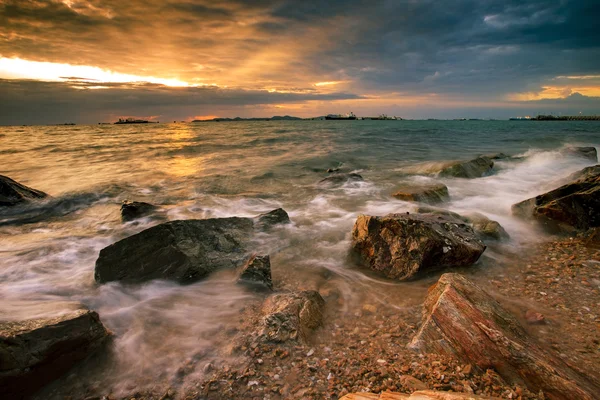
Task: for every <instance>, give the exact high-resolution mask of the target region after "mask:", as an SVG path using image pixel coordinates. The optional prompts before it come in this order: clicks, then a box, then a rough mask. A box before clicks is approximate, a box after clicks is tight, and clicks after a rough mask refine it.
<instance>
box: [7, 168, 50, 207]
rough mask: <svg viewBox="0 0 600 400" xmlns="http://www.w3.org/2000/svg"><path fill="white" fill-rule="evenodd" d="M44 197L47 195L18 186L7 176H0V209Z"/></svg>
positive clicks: (17, 183) (21, 185)
mask: <svg viewBox="0 0 600 400" xmlns="http://www.w3.org/2000/svg"><path fill="white" fill-rule="evenodd" d="M46 197H48V195H47V194H46V193H44V192H41V191H39V190H35V189H32V188H30V187H27V186H25V185H23V184H20V183H19V182H17V181H15V180H12V179H10V178H9V177H8V176H4V175H0V207H3V206H15V205H17V204H22V203H27V202H30V201H32V200H39V199H44V198H46Z"/></svg>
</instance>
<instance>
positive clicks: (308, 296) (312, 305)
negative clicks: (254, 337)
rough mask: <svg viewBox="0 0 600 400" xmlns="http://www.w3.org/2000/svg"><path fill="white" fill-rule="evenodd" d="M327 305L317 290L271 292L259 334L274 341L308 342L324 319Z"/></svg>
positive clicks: (264, 339)
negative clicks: (273, 293)
mask: <svg viewBox="0 0 600 400" xmlns="http://www.w3.org/2000/svg"><path fill="white" fill-rule="evenodd" d="M324 307H325V300H323V298H322V297H321V295H320V294H319V292H316V291H314V290H306V291H303V292H293V293H283V294H275V295H272V296H270V297H269V298H267V300H266V301H265V303H264V305H263V309H262V313H263V318H262V321H261V326H260V329H259V332H258V338H259V340H262V341H266V342H275V343H282V342H287V341H295V342H298V343H305V342H306V341H307V340H308V338H309V336H310V333H311V332H312V331H313V330H314V329H316V328H318V327H319V326H320V325H321V323H322V322H323V308H324Z"/></svg>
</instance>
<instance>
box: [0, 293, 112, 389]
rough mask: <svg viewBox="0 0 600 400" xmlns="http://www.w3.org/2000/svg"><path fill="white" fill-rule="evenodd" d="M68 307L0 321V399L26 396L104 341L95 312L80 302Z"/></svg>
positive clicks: (104, 336) (103, 329)
mask: <svg viewBox="0 0 600 400" xmlns="http://www.w3.org/2000/svg"><path fill="white" fill-rule="evenodd" d="M62 304H63V303H61V305H62ZM68 306H69V308H70V309H69V310H66V312H65V313H63V314H62V315H60V316H57V317H53V318H40V319H32V320H24V321H0V393H2V396H1V397H2V398H3V399H22V398H27V397H28V396H30V395H31V394H33V393H34V392H35V391H37V390H38V389H40V388H41V387H42V386H44V385H46V384H47V383H49V382H51V381H52V380H54V379H56V378H58V377H60V376H61V375H62V374H64V373H65V372H67V371H68V370H69V369H70V368H71V367H73V366H74V365H75V364H76V363H77V362H79V361H81V360H83V359H84V358H86V357H88V356H89V355H90V354H92V353H93V352H94V351H95V350H97V349H98V348H100V347H101V345H102V344H104V343H105V342H106V341H107V339H108V338H109V336H110V334H109V333H108V331H107V330H106V328H104V326H103V325H102V323H101V322H100V319H99V317H98V314H97V313H96V312H94V311H90V310H87V309H84V308H83V307H82V306H80V305H79V304H72V303H69V304H68Z"/></svg>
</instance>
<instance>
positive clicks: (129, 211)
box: [121, 200, 158, 221]
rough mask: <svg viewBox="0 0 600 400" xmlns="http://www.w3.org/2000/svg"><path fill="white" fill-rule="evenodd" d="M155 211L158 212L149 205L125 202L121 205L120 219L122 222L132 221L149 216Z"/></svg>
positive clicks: (138, 202) (154, 207)
mask: <svg viewBox="0 0 600 400" xmlns="http://www.w3.org/2000/svg"><path fill="white" fill-rule="evenodd" d="M156 210H158V207H156V206H155V205H153V204H150V203H144V202H142V201H129V200H125V201H124V202H123V204H122V205H121V219H122V220H123V221H133V220H134V219H137V218H141V217H145V216H147V215H150V214H152V213H153V212H155V211H156Z"/></svg>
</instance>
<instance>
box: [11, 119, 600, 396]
mask: <svg viewBox="0 0 600 400" xmlns="http://www.w3.org/2000/svg"><path fill="white" fill-rule="evenodd" d="M570 146H594V147H596V148H597V149H598V148H600V122H593V121H581V122H576V121H569V122H558V121H548V122H546V121H273V122H267V121H261V122H254V121H252V122H220V123H216V122H205V123H174V124H138V125H76V126H24V127H19V126H9V127H0V174H2V175H6V176H8V177H11V178H13V179H15V180H17V181H19V182H21V183H23V184H25V185H27V186H30V187H32V188H35V189H38V190H42V191H44V192H46V193H48V194H49V195H51V196H52V197H51V198H50V199H49V200H46V201H43V202H40V203H36V204H32V205H29V206H26V207H14V208H5V209H3V210H0V299H1V300H0V319H1V320H15V319H24V318H25V319H26V318H39V317H47V316H52V315H57V314H60V313H62V312H64V310H62V309H61V308H60V307H57V306H55V304H57V303H56V302H57V301H59V302H63V301H76V302H80V303H83V304H84V305H85V306H86V307H89V308H91V309H93V310H95V311H97V312H98V313H99V315H100V318H101V320H102V321H103V323H104V324H105V326H106V327H107V328H108V329H110V330H111V331H112V332H113V333H114V341H113V343H112V345H111V346H113V347H114V349H115V351H114V355H113V357H111V358H110V360H108V361H106V360H105V361H104V367H103V368H102V370H101V371H95V372H94V373H90V374H88V375H87V376H86V375H85V374H82V375H81V380H83V381H86V380H87V382H94V383H95V384H97V385H104V386H110V387H112V388H113V389H114V391H116V392H119V391H121V392H123V393H126V392H127V391H128V390H131V388H132V387H140V386H144V385H152V384H153V382H157V381H161V380H164V381H168V380H169V379H172V377H173V376H176V375H177V371H178V370H179V369H180V368H181V365H182V362H183V361H182V360H187V359H189V358H190V357H192V356H195V357H200V358H202V359H203V360H205V362H212V363H215V364H217V365H218V364H219V363H220V362H224V360H226V359H227V357H232V356H230V355H229V354H230V353H228V352H227V349H226V347H227V343H226V342H224V341H222V340H221V339H218V338H220V337H221V336H220V335H219V334H218V333H219V332H223V331H225V330H228V329H232V328H235V327H236V326H237V325H239V324H240V321H239V319H240V315H241V314H240V313H241V311H242V310H243V309H244V307H246V305H247V304H249V303H251V302H253V301H259V300H260V298H259V297H260V296H264V295H262V294H257V293H253V292H250V291H247V290H245V289H244V288H243V287H240V286H238V285H236V284H235V276H234V274H233V273H232V272H231V271H223V272H222V273H217V274H215V275H213V276H211V277H209V278H208V279H206V280H204V281H201V282H198V283H195V284H191V285H186V286H181V285H178V284H175V283H172V282H167V281H152V282H147V283H144V284H140V285H124V284H120V283H108V284H103V285H98V284H96V283H95V281H94V264H95V261H96V259H97V258H98V253H99V251H100V250H101V249H102V248H104V247H106V246H108V245H110V244H111V243H114V242H115V241H117V240H120V239H122V238H125V237H127V236H130V235H133V234H135V233H137V232H140V231H142V230H144V229H147V228H149V227H151V226H153V225H156V224H158V223H161V222H164V221H166V220H180V219H205V218H220V217H229V216H243V217H253V216H256V215H258V214H260V213H263V212H267V211H270V210H272V209H275V208H278V207H282V208H283V209H285V210H286V211H287V212H288V213H289V215H290V219H291V221H292V223H291V224H289V225H285V226H280V227H278V228H276V229H273V230H271V231H269V232H268V233H265V234H264V235H262V237H261V239H260V240H261V241H260V245H259V247H260V248H259V249H257V251H258V252H259V253H260V254H265V253H266V254H270V256H271V265H272V275H273V281H274V285H275V288H276V289H277V290H278V291H289V290H300V289H315V290H320V291H323V292H331V291H332V290H335V291H337V293H339V296H340V298H341V301H337V302H336V305H335V307H334V308H335V310H334V311H333V316H334V318H335V317H336V315H337V316H339V317H340V318H342V317H343V316H344V315H348V314H352V313H354V311H355V310H358V309H360V307H361V304H363V303H365V302H370V303H381V304H386V305H388V306H391V307H397V308H398V309H402V308H403V307H409V306H410V307H413V306H414V305H415V304H418V303H419V302H421V301H422V300H423V298H424V296H425V293H426V288H427V286H428V285H431V284H432V283H434V282H435V281H436V279H437V278H438V277H439V274H433V275H431V276H426V277H423V278H422V279H419V280H417V281H413V282H404V283H398V282H393V281H389V280H386V279H384V278H381V277H378V276H375V275H373V274H371V273H369V272H368V271H365V270H364V269H363V268H361V267H360V266H358V265H356V264H355V263H354V262H353V261H352V258H351V257H349V253H350V247H351V230H352V226H353V224H354V221H355V220H356V217H357V216H358V215H360V214H367V215H386V214H388V213H397V212H406V211H413V210H414V209H415V205H414V204H412V203H407V202H404V201H400V200H396V199H394V198H393V197H392V196H391V194H392V193H393V192H394V189H395V188H396V187H397V186H398V185H400V184H402V183H406V182H414V183H428V182H442V183H444V184H445V185H447V186H448V188H449V193H450V197H451V199H450V201H449V202H447V203H446V204H444V205H443V207H445V208H447V209H449V210H452V211H455V212H458V213H469V212H479V213H482V214H484V215H486V216H488V217H489V218H490V219H493V220H496V221H498V222H500V224H501V225H502V226H503V227H504V228H505V230H506V231H507V232H508V233H509V235H510V240H508V241H505V242H501V243H497V244H490V245H489V246H488V249H487V250H486V252H485V253H484V255H483V256H482V258H481V259H480V261H479V262H478V263H477V265H475V266H474V267H472V268H468V269H464V271H462V270H459V272H464V273H468V274H470V275H472V276H473V277H474V278H475V279H476V280H477V279H479V280H486V279H492V278H493V277H494V276H510V274H511V269H510V266H507V265H510V262H506V261H507V260H509V261H510V260H513V261H515V260H518V259H519V257H520V254H523V252H526V251H527V249H528V248H529V246H534V245H535V244H536V243H539V242H541V241H544V240H547V239H548V235H547V234H546V233H544V232H542V231H540V230H539V229H538V228H537V227H535V226H533V225H531V224H529V223H528V222H525V221H522V220H519V219H517V218H515V217H513V216H512V215H511V205H512V204H514V203H517V202H519V201H521V200H525V199H528V198H530V197H533V196H536V195H538V194H540V193H543V192H545V191H547V190H550V189H553V188H555V187H557V186H559V185H561V184H562V183H564V182H565V180H566V179H567V177H568V176H569V175H570V174H572V173H574V172H576V171H578V170H580V169H582V168H584V167H587V166H590V165H593V164H595V163H594V162H593V161H590V160H589V159H585V158H582V157H578V156H576V155H573V154H571V153H569V152H565V151H564V149H565V148H567V147H570ZM500 152H501V153H504V154H507V155H510V156H513V158H511V159H504V160H497V161H496V162H495V167H494V173H493V174H492V175H490V176H485V177H482V178H477V179H461V178H441V177H436V176H435V175H434V174H432V173H431V171H434V170H435V169H436V168H437V167H438V166H439V165H441V163H444V162H447V161H449V160H469V159H472V158H475V157H477V156H479V155H487V154H495V153H500ZM335 168H339V169H340V171H341V172H345V173H357V174H360V175H361V176H362V177H363V178H364V180H363V181H353V180H352V181H348V182H346V183H341V184H339V185H327V184H323V183H320V181H321V180H323V179H324V178H326V177H328V176H329V175H330V174H329V173H328V172H327V170H328V169H335ZM124 200H134V201H144V202H149V203H152V204H155V205H158V206H160V207H161V210H162V211H161V213H160V218H153V217H145V218H142V219H139V220H135V221H131V222H123V221H122V220H121V215H120V205H121V203H122V202H123V201H124ZM91 363H92V364H90V362H88V365H93V361H91ZM89 368H90V369H93V368H92V366H90V367H89ZM202 373H203V372H202V368H199V369H198V371H197V376H196V377H201V376H202Z"/></svg>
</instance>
